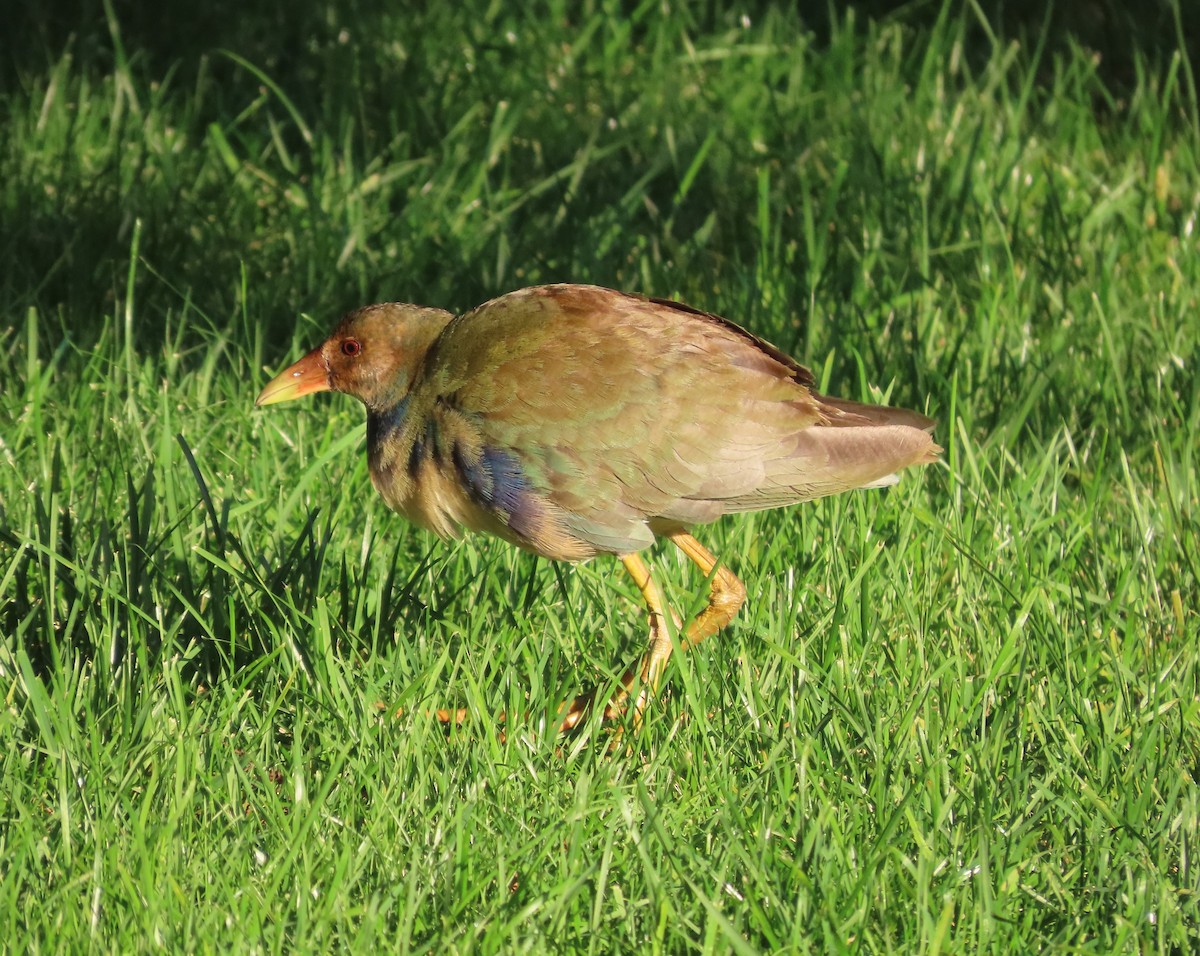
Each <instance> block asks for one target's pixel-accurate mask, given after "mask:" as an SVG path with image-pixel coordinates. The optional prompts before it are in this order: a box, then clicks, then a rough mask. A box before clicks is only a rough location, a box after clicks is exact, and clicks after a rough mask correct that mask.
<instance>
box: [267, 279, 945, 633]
mask: <svg viewBox="0 0 1200 956" xmlns="http://www.w3.org/2000/svg"><path fill="white" fill-rule="evenodd" d="M324 389H333V390H335V391H342V392H346V393H348V394H351V395H354V396H355V397H357V398H359V399H361V400H362V401H363V403H364V404H365V405H366V406H367V428H368V455H369V461H370V470H371V478H372V481H373V482H374V484H375V487H376V489H377V490H378V491H379V493H380V494H381V495H382V496H383V498H384V500H385V501H386V502H387V504H388V505H389V506H390V507H391V508H393V509H395V510H396V511H398V512H400V513H401V514H402V515H404V516H405V517H406V518H408V519H410V520H411V521H414V522H416V523H417V524H420V525H422V526H424V527H427V528H430V529H432V530H433V531H435V532H437V533H438V534H439V535H442V536H443V537H448V536H457V535H458V534H459V533H460V532H461V529H462V528H464V527H465V528H470V529H473V530H478V531H486V532H490V533H492V534H496V535H499V536H501V537H504V538H506V539H508V540H509V541H511V542H513V543H514V544H517V545H519V546H520V547H523V548H525V549H527V550H529V551H533V552H535V553H537V554H541V555H543V556H545V557H549V558H556V559H564V560H579V559H583V558H589V557H592V556H593V555H595V554H598V553H611V554H616V555H622V556H630V555H633V554H635V553H636V552H638V551H641V550H642V549H644V548H646V547H648V546H649V545H650V544H651V543H653V541H654V538H655V536H656V535H670V536H672V538H673V539H675V540H676V541H677V543H680V542H681V541H682V540H683V539H684V538H685V537H686V538H687V539H688V540H690V541H694V539H691V538H690V536H689V535H686V531H687V529H688V528H690V527H693V526H695V525H698V524H703V523H706V522H710V521H713V520H714V519H716V518H718V517H720V516H721V515H723V514H729V513H731V512H739V511H754V510H760V509H764V508H775V507H779V506H782V505H787V504H792V503H794V502H798V501H804V500H807V499H810V498H817V497H821V496H823V495H828V494H834V493H836V492H840V491H846V490H849V489H852V488H861V487H873V486H880V485H883V484H890V483H891V482H892V481H894V480H895V478H894V474H895V472H897V471H898V470H900V469H902V468H905V467H907V466H909V465H914V464H922V463H926V462H931V461H933V460H935V459H936V457H937V454H938V452H939V451H940V449H938V447H937V446H936V445H935V444H934V443H933V441H932V440H931V439H930V437H929V434H928V430H929V429H930V428H931V426H932V422H931V421H930V420H928V419H926V418H924V417H923V416H921V415H918V414H916V413H914V412H908V411H904V410H900V409H891V408H882V407H878V406H870V405H862V404H859V403H856V402H849V401H844V400H841V399H833V398H828V397H825V396H822V395H820V394H818V393H817V392H816V391H815V389H814V382H813V378H812V376H811V374H810V373H809V372H808V371H807V370H806V369H805V368H803V367H802V366H800V365H798V364H797V363H796V362H795V361H793V360H792V359H791V358H789V357H788V356H787V355H785V354H784V353H782V352H780V351H779V350H778V349H776V348H775V347H773V346H771V345H769V344H768V343H766V342H764V341H762V340H761V339H758V338H756V337H755V336H753V335H751V334H750V333H748V332H746V331H744V330H742V329H740V328H738V327H737V326H735V325H733V324H732V323H730V322H727V321H726V320H724V319H721V318H719V317H717V316H713V315H709V314H707V313H704V312H700V311H698V310H695V309H691V308H689V307H688V306H684V305H681V304H679V303H674V302H666V301H662V300H657V299H648V298H644V297H641V296H636V295H628V294H625V293H620V292H614V291H612V290H608V289H601V288H597V287H594V286H584V285H556V286H540V287H535V288H530V289H524V290H521V291H519V292H513V293H510V294H509V295H505V296H502V297H500V298H498V299H494V300H492V301H491V302H488V303H485V304H484V305H481V306H479V307H478V308H477V309H474V310H473V311H471V312H468V313H466V314H464V315H461V316H458V317H457V318H452V317H451V316H450V314H449V313H447V312H443V311H440V310H435V309H427V308H421V307H417V306H413V305H403V304H396V303H386V304H382V305H372V306H367V307H366V308H363V309H359V310H358V311H356V312H352V313H350V314H349V315H347V316H346V317H345V318H344V319H343V320H342V321H341V323H340V324H339V325H338V327H337V328H336V329H335V330H334V332H333V334H332V335H331V336H330V337H329V338H328V339H327V340H326V341H325V343H324V344H322V345H321V346H320V347H319V348H318V349H316V350H314V351H313V352H312V353H310V354H309V355H308V356H306V357H305V358H304V359H302V360H301V361H300V362H298V363H296V365H294V366H292V367H291V368H290V369H288V370H287V371H285V372H284V373H282V374H281V375H280V376H278V377H277V378H276V379H275V380H274V381H273V382H272V383H271V384H270V385H268V387H267V388H266V389H265V390H264V392H263V394H262V395H260V396H259V403H260V404H269V403H271V402H275V401H282V400H284V399H287V398H292V397H296V396H298V395H301V394H305V393H307V392H310V391H320V390H324ZM682 546H683V545H682V544H681V547H682ZM697 547H700V546H699V545H698V543H697ZM685 550H686V548H685ZM701 550H703V549H701ZM689 553H690V552H689ZM693 557H695V555H693ZM696 559H697V560H698V561H701V563H703V559H701V558H696ZM714 560H715V559H714ZM629 565H630V562H629V561H627V566H629ZM631 570H632V568H631ZM635 577H636V573H635ZM730 577H732V576H731V575H730ZM734 580H736V579H734ZM639 586H640V585H639ZM650 586H652V585H650ZM739 587H740V585H739ZM643 593H645V590H644V589H643ZM647 601H648V602H649V603H651V612H652V617H653V614H654V612H655V610H656V609H655V607H654V606H653V602H652V600H651V598H650V597H647ZM730 616H732V615H730ZM722 623H723V622H722ZM692 643H695V641H692Z"/></svg>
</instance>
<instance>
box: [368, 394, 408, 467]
mask: <svg viewBox="0 0 1200 956" xmlns="http://www.w3.org/2000/svg"><path fill="white" fill-rule="evenodd" d="M411 407H412V392H409V393H408V394H407V395H405V396H404V397H403V398H402V399H400V400H399V401H398V402H396V403H395V404H394V405H391V406H390V407H388V408H385V409H382V410H374V409H370V408H368V409H367V458H368V460H369V461H370V462H371V464H372V465H373V466H374V465H375V464H376V463H379V464H380V465H385V464H386V465H391V464H392V463H393V459H394V458H395V456H396V455H397V454H400V453H406V452H407V450H408V449H409V448H411V446H412V442H413V438H412V435H411V432H412V424H413V423H412V422H411V421H410V417H409V410H410V408H411ZM406 426H407V427H406Z"/></svg>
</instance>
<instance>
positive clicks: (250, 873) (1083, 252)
mask: <svg viewBox="0 0 1200 956" xmlns="http://www.w3.org/2000/svg"><path fill="white" fill-rule="evenodd" d="M1180 3H1182V0H1180ZM35 6H36V5H32V4H30V5H25V7H24V8H23V11H24V12H23V14H22V16H25V17H27V18H29V22H28V23H26V22H24V21H22V20H20V19H18V26H19V29H17V30H16V32H15V34H14V35H16V36H18V37H22V38H24V39H23V41H22V42H20V43H14V44H13V45H12V47H11V49H10V52H7V53H6V54H5V56H6V59H7V62H6V63H5V64H4V65H3V67H0V254H2V255H3V260H4V267H3V268H2V269H0V377H2V378H0V380H2V382H3V385H2V387H0V694H2V695H3V707H2V708H0V763H2V770H0V939H2V940H3V941H4V942H3V943H2V944H0V949H4V950H6V951H11V952H14V953H16V952H140V951H151V950H163V951H167V952H197V951H199V952H230V951H232V952H264V953H266V952H281V953H293V952H312V953H326V952H335V951H363V952H374V951H396V952H414V953H418V952H431V953H441V952H464V953H465V952H496V951H522V952H525V951H541V952H554V953H571V952H588V953H591V952H596V953H633V952H651V953H654V952H663V953H685V952H713V953H725V952H740V953H751V952H785V953H825V952H843V951H845V952H871V953H876V952H895V953H910V952H918V951H919V952H939V951H940V952H955V953H963V952H989V953H993V952H1005V953H1010V952H1011V953H1028V952H1032V951H1038V950H1052V951H1057V952H1071V953H1085V952H1086V953H1113V952H1121V953H1172V954H1183V953H1190V952H1194V951H1195V950H1196V949H1197V948H1198V947H1200V898H1198V892H1200V879H1198V875H1197V868H1196V860H1195V857H1196V854H1197V850H1198V848H1200V789H1198V787H1197V777H1198V776H1200V641H1198V637H1200V633H1198V632H1200V476H1198V473H1197V462H1198V453H1197V449H1198V447H1200V380H1198V377H1197V368H1198V365H1200V352H1198V349H1197V344H1198V341H1200V318H1198V315H1200V302H1198V298H1200V255H1198V252H1200V236H1198V235H1197V216H1198V215H1200V107H1198V103H1197V83H1196V80H1195V77H1194V75H1193V72H1192V67H1191V65H1190V62H1189V60H1188V59H1187V58H1186V57H1185V56H1182V55H1180V53H1179V52H1178V51H1177V50H1176V46H1178V44H1177V43H1176V42H1175V39H1176V38H1178V37H1181V36H1183V34H1184V26H1183V24H1182V15H1181V14H1180V13H1179V9H1178V7H1172V5H1171V4H1170V3H1167V2H1165V0H1164V3H1163V4H1161V5H1156V4H1155V3H1154V2H1148V3H1147V4H1146V5H1145V6H1146V7H1147V10H1158V12H1159V13H1160V14H1161V13H1163V12H1164V11H1165V20H1164V22H1165V23H1166V26H1165V27H1164V30H1165V32H1164V33H1163V35H1162V36H1163V37H1165V38H1166V39H1165V40H1163V41H1162V42H1159V43H1157V44H1148V45H1137V46H1135V39H1139V38H1136V37H1134V35H1133V34H1132V33H1131V34H1129V35H1128V37H1126V36H1124V35H1122V34H1121V33H1120V26H1121V24H1120V23H1115V24H1114V25H1113V30H1115V31H1117V32H1116V33H1115V34H1112V36H1111V40H1112V47H1114V48H1119V49H1121V50H1123V51H1124V54H1125V55H1124V56H1123V57H1120V58H1118V59H1117V60H1116V61H1115V62H1114V60H1113V58H1112V57H1111V56H1110V52H1111V51H1110V49H1107V48H1106V50H1105V51H1104V54H1103V55H1101V53H1099V52H1096V50H1095V48H1094V46H1092V45H1089V44H1085V43H1084V42H1081V41H1079V40H1077V39H1076V38H1074V37H1072V36H1071V35H1070V34H1067V33H1064V32H1062V31H1061V30H1059V29H1057V27H1055V26H1054V24H1053V23H1051V21H1050V20H1049V19H1047V21H1046V23H1045V28H1044V29H1043V26H1044V24H1043V22H1042V21H1041V20H1037V19H1035V20H1032V21H1030V22H1028V23H1020V22H1018V23H1008V24H1003V25H1002V24H999V23H997V22H995V21H994V20H993V19H989V17H988V16H987V15H986V14H985V13H984V11H983V10H982V9H981V8H980V7H979V6H978V5H976V4H973V3H961V4H960V3H958V2H949V3H947V4H946V6H944V7H939V6H938V5H937V4H932V5H929V4H926V5H924V6H922V5H914V6H912V7H905V8H902V9H900V10H898V11H894V12H892V13H883V14H881V15H879V16H876V17H869V16H867V14H866V13H862V12H860V13H857V14H855V13H839V14H837V15H836V16H834V17H833V18H832V19H829V18H828V16H827V14H826V13H823V14H822V19H821V20H820V22H819V23H817V21H813V22H811V23H809V22H806V21H804V20H802V19H800V18H799V17H798V16H797V15H795V14H794V13H792V12H786V13H785V12H781V11H780V10H779V9H776V8H775V7H774V6H772V5H769V4H765V3H752V4H746V5H743V6H741V7H739V6H737V5H726V4H724V3H714V4H704V5H695V12H689V11H690V8H689V7H687V5H684V4H673V3H663V2H661V0H654V2H643V3H626V4H617V3H615V2H611V3H610V2H606V0H595V2H587V3H580V4H568V3H566V2H565V0H547V2H546V3H544V4H540V5H528V6H525V5H517V4H500V3H487V2H482V0H480V2H467V3H462V4H429V5H428V6H429V7H430V9H429V10H428V11H426V12H419V13H418V12H412V11H410V10H408V9H407V6H408V5H393V4H388V3H383V2H372V0H361V2H358V3H352V4H335V3H333V2H329V0H308V2H307V3H299V4H293V5H287V6H286V7H285V6H283V5H280V6H279V7H278V9H276V8H275V7H272V6H270V5H268V4H264V3H256V2H251V3H248V4H246V3H243V4H234V3H232V2H230V0H214V2H213V3H211V4H207V5H202V9H198V10H197V11H196V12H193V13H187V14H183V13H181V14H179V17H178V18H175V17H174V15H172V17H170V18H167V16H166V14H159V13H155V14H153V15H152V14H151V13H150V12H148V11H150V10H151V9H152V7H150V6H146V7H145V8H144V10H143V11H142V12H138V11H137V10H130V9H126V8H127V7H129V6H130V5H127V4H121V3H117V2H112V3H109V2H107V0H106V2H104V3H103V4H101V3H99V2H92V0H80V2H79V3H77V4H76V5H75V7H72V8H71V9H77V10H78V11H82V12H81V14H80V18H78V19H76V20H71V19H70V17H67V16H66V15H65V14H63V15H62V16H58V17H57V19H56V16H55V15H54V14H53V13H44V11H43V13H38V12H37V11H36V10H35V9H34V7H35ZM134 6H136V5H134ZM417 6H424V5H417ZM781 6H782V5H781ZM1160 6H1161V9H1159V7H1160ZM58 7H61V8H63V9H67V8H68V7H69V5H67V4H59V5H58ZM39 9H40V8H39ZM50 9H52V10H53V9H56V8H50ZM822 9H823V10H827V8H825V7H824V5H822ZM61 12H62V11H61V10H60V11H59V13H61ZM37 17H42V19H41V20H37V21H36V22H34V21H35V19H36V18H37ZM164 18H167V19H170V20H171V22H170V23H169V25H168V24H166V23H164V22H161V21H162V20H163V19H164ZM814 24H815V26H814ZM1172 24H1174V26H1172ZM1172 31H1174V32H1172ZM1160 39H1161V38H1160ZM550 281H586V282H595V283H599V284H602V285H608V286H613V287H617V288H623V289H629V290H634V291H643V292H647V293H651V294H654V295H659V296H674V297H678V298H682V299H684V300H685V301H687V302H690V303H692V304H693V305H696V306H699V307H702V308H705V309H709V310H712V311H715V312H718V313H721V314H723V315H726V316H728V317H730V318H731V319H733V320H735V321H737V322H739V323H741V324H743V325H745V326H747V327H749V328H750V329H752V330H754V331H755V332H757V333H759V334H761V335H763V336H765V337H767V338H769V339H771V340H772V341H774V342H775V343H776V344H778V345H779V346H780V347H782V348H784V349H786V350H789V351H791V352H792V353H793V354H794V355H796V356H797V357H798V358H799V359H800V360H801V361H803V362H805V363H806V364H808V365H810V367H812V368H813V369H814V371H815V372H816V374H817V377H818V379H819V380H821V382H822V383H823V384H826V385H827V386H828V389H829V390H830V391H831V392H833V393H835V394H842V395H846V396H847V397H858V398H863V397H865V398H872V399H879V400H883V399H887V400H890V401H892V402H894V403H895V404H900V405H906V406H909V407H915V408H920V409H924V410H926V411H927V412H928V414H930V415H932V416H934V417H936V418H937V419H938V421H939V427H938V431H937V437H938V440H939V441H940V442H941V444H942V445H944V446H945V449H946V453H945V457H944V461H943V462H942V463H941V464H939V465H937V466H934V467H930V468H927V469H924V470H922V471H920V472H911V473H908V474H907V475H906V476H905V480H904V481H903V482H902V483H901V484H900V485H899V486H897V487H896V488H894V489H890V490H887V491H882V492H860V493H855V494H851V495H847V496H843V497H840V498H836V499H829V500H825V501H821V502H817V503H813V504H809V505H804V506H800V507H796V508H791V509H785V510H782V511H774V512H769V513H764V514H759V515H749V516H742V517H736V518H727V519H724V520H722V521H721V522H720V523H718V524H717V525H714V526H712V527H709V528H703V529H700V530H699V531H698V536H699V537H700V538H701V540H702V541H704V542H705V543H706V544H707V545H708V546H709V547H711V548H712V549H713V550H715V551H716V552H717V553H718V554H719V555H721V556H722V557H723V559H724V560H725V561H726V562H727V563H728V564H729V565H730V566H731V567H732V568H733V570H734V571H735V573H737V574H739V575H740V576H741V577H742V579H743V580H744V581H745V582H746V585H747V589H748V592H749V600H748V602H747V606H746V608H745V609H744V611H743V613H742V614H741V615H740V616H739V617H738V618H737V619H736V621H735V622H734V624H733V625H732V626H731V627H730V628H728V630H727V631H725V632H724V633H723V634H721V635H720V636H719V637H717V638H716V639H713V640H711V641H709V642H708V643H706V644H704V645H703V646H702V647H701V648H699V649H698V650H697V651H695V652H694V653H691V654H689V655H676V657H675V658H674V659H673V660H672V663H671V666H670V668H669V669H668V672H667V678H666V683H665V687H664V691H663V693H662V694H661V698H660V700H659V701H658V702H657V703H656V705H655V706H654V707H653V708H652V709H651V711H650V712H649V714H648V715H647V718H646V719H645V720H644V721H643V722H642V723H641V724H640V725H638V726H634V725H633V723H632V721H631V720H630V721H627V723H626V726H625V733H624V735H623V736H622V738H621V740H620V743H619V746H617V747H616V748H614V749H613V752H611V753H610V752H609V745H610V742H611V741H612V736H611V732H610V730H609V729H608V728H605V727H601V726H599V725H598V724H597V723H595V722H594V721H593V722H592V723H591V724H589V725H588V726H587V727H586V728H585V730H584V731H583V732H582V733H581V734H579V735H577V736H575V737H572V738H569V739H560V738H558V737H557V736H556V734H555V733H553V731H552V726H553V723H554V719H553V718H554V711H555V709H556V707H557V706H558V704H559V703H560V702H561V701H562V700H564V699H566V698H569V697H571V696H572V695H573V694H574V693H575V692H576V691H577V690H579V689H580V688H581V687H582V686H583V685H586V684H590V683H592V682H594V681H597V680H599V681H602V682H603V681H613V680H615V679H616V678H617V676H618V675H619V672H620V670H621V667H622V665H623V663H624V662H627V661H631V660H633V659H635V657H636V656H637V655H638V654H639V653H640V651H641V649H642V642H643V640H644V621H643V616H642V609H641V606H640V603H639V600H638V595H637V592H636V590H635V589H634V588H633V587H632V585H631V584H630V583H629V581H628V580H627V579H626V578H625V576H624V574H623V572H622V570H621V568H620V565H619V563H618V562H616V561H613V560H611V559H600V560H596V561H594V562H591V563H588V564H585V565H581V566H567V565H553V564H551V563H548V562H546V561H542V560H539V559H536V558H534V557H531V556H529V555H525V554H521V553H518V552H516V551H515V550H514V549H513V548H511V547H510V546H508V545H507V544H504V543H503V542H500V541H496V540H490V539H481V538H474V539H467V540H464V541H462V542H459V543H456V544H450V545H447V544H444V543H441V542H439V541H437V540H435V539H434V538H432V537H431V536H430V535H428V534H426V533H424V532H422V531H418V530H416V529H413V528H411V527H409V526H407V525H406V524H405V523H404V522H403V521H402V520H401V519H400V518H399V517H397V516H396V515H393V514H391V513H390V512H388V511H387V510H386V508H385V507H384V506H383V505H382V503H381V502H380V501H379V500H378V499H377V498H376V496H375V494H374V492H373V490H372V489H371V486H370V482H369V479H368V476H367V471H366V464H365V461H364V454H363V445H364V438H363V425H362V417H363V416H362V410H361V407H360V406H358V405H357V403H354V402H353V401H351V400H349V399H347V398H345V397H344V396H318V397H316V398H314V399H310V400H308V401H306V402H303V403H297V404H295V405H286V406H280V407H277V408H270V409H262V410H256V409H255V408H254V407H253V402H254V397H255V395H256V394H257V392H258V390H259V388H260V387H261V386H262V385H263V384H264V383H265V382H266V381H267V379H268V377H269V375H270V374H273V372H274V371H276V370H278V369H279V368H281V367H283V365H284V364H285V363H286V362H289V361H291V360H293V359H295V358H296V357H298V356H299V355H300V354H301V353H302V352H303V351H304V350H307V349H308V348H309V347H311V346H312V345H314V344H316V343H317V342H318V341H320V339H321V338H323V336H324V334H325V332H326V331H327V329H328V328H329V327H330V325H331V323H332V322H333V320H334V319H335V318H336V317H337V315H338V314H339V313H340V312H341V311H344V310H346V309H348V308H350V307H353V306H357V305H360V304H363V303H365V302H368V301H374V300H380V299H401V300H411V301H418V302H422V303H424V304H428V305H436V306H442V307H446V308H450V309H454V310H462V309H465V308H467V307H470V306H472V305H475V304H477V303H479V302H481V301H483V300H484V299H486V298H489V297H490V296H492V295H496V294H499V293H502V292H505V291H508V290H511V289H515V288H519V287H521V286H525V285H530V284H533V283H537V282H550ZM650 557H651V559H652V560H653V562H654V564H655V566H656V568H657V570H658V572H659V575H660V577H661V579H662V582H663V584H664V586H665V588H666V590H667V592H668V595H669V597H670V598H671V600H672V601H673V603H674V604H675V605H676V606H677V607H679V608H680V609H681V610H682V611H684V612H685V613H695V612H696V611H697V610H698V609H699V608H700V607H702V606H703V603H704V597H705V590H706V589H705V586H704V582H703V580H701V579H700V578H699V577H698V575H697V574H696V573H695V572H694V571H693V570H692V569H690V568H686V567H684V565H683V563H682V562H681V561H680V560H679V559H677V557H676V555H675V554H674V549H672V548H670V546H669V545H668V546H667V547H665V548H662V549H659V550H655V551H654V552H651V554H650ZM449 706H454V707H459V706H461V707H466V708H468V710H469V711H470V712H471V714H473V717H472V718H471V719H470V720H468V721H467V722H466V723H465V724H464V725H462V726H461V727H459V728H455V729H451V730H449V731H447V730H446V729H444V728H443V727H442V726H441V725H439V724H438V723H437V722H436V721H435V720H434V719H432V717H430V716H429V711H430V710H431V709H432V708H437V707H449ZM500 710H507V712H508V713H509V714H512V715H519V716H514V717H513V718H512V719H510V720H509V721H508V722H507V724H505V725H500V724H499V723H497V721H496V720H495V719H493V718H492V717H491V716H489V715H492V714H494V713H496V712H498V711H500Z"/></svg>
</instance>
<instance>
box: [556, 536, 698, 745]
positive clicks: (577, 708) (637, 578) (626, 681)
mask: <svg viewBox="0 0 1200 956" xmlns="http://www.w3.org/2000/svg"><path fill="white" fill-rule="evenodd" d="M621 563H622V564H624V565H625V570H626V571H628V572H629V576H630V577H631V578H633V583H634V584H636V585H637V588H638V590H639V591H641V592H642V600H643V601H645V602H646V609H647V611H648V612H649V615H650V647H649V648H648V649H647V650H646V653H645V655H644V656H643V657H642V663H641V667H640V672H641V673H640V676H641V679H642V683H643V688H642V690H641V693H639V694H638V699H637V703H636V704H635V712H636V713H637V714H638V715H640V714H641V712H642V709H643V708H644V707H645V703H646V695H647V693H648V692H649V693H653V691H654V690H655V689H656V688H657V687H658V680H659V678H660V677H661V676H662V672H663V669H664V668H665V667H666V665H667V660H668V659H669V658H670V657H671V650H672V645H671V633H670V631H668V630H667V621H666V604H665V602H664V601H663V597H662V592H661V591H660V590H659V589H658V585H657V584H656V583H655V582H654V578H653V577H652V576H651V574H650V568H649V567H647V565H646V562H645V561H643V560H642V559H641V557H640V556H639V555H637V554H624V555H622V556H621ZM672 617H675V615H674V613H672ZM675 624H676V626H678V625H679V619H678V618H677V617H675ZM638 676H639V673H638V670H635V669H633V668H630V669H629V670H627V671H626V672H625V674H624V675H623V676H622V677H621V688H620V690H618V691H617V692H616V693H615V694H614V695H613V697H612V700H610V701H609V702H608V703H607V704H606V705H605V707H604V717H605V719H606V720H608V719H611V718H613V717H616V716H617V715H618V714H620V713H621V712H622V711H623V710H624V709H625V702H626V700H628V699H629V691H630V689H631V688H632V687H633V682H634V681H635V680H636V679H637V677H638ZM595 697H596V691H595V690H592V691H589V692H588V693H586V694H580V695H579V696H578V697H576V698H575V699H574V700H573V701H572V702H571V704H570V705H569V706H568V707H567V713H566V716H565V717H564V718H563V722H562V726H561V727H560V728H559V730H560V731H561V732H563V733H565V732H566V731H568V730H573V729H574V728H575V727H577V726H578V725H579V722H580V721H581V720H583V718H584V717H585V716H586V715H587V712H588V710H589V709H590V708H591V707H592V705H593V703H594V702H595Z"/></svg>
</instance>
